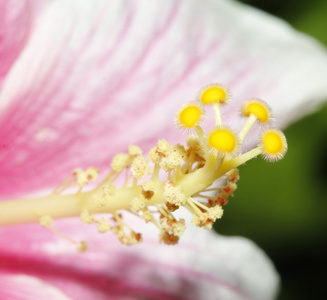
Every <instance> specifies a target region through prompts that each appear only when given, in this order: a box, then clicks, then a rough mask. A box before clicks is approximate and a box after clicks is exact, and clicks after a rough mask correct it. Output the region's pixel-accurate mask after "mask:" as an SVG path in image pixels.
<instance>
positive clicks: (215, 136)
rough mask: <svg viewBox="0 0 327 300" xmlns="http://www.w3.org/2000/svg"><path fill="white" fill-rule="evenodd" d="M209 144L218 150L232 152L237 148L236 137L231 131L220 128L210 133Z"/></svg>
mask: <svg viewBox="0 0 327 300" xmlns="http://www.w3.org/2000/svg"><path fill="white" fill-rule="evenodd" d="M209 145H210V146H211V147H213V148H215V149H217V150H220V151H223V152H228V153H231V152H233V151H234V150H235V147H236V138H235V136H234V134H233V133H231V132H230V131H228V130H225V129H218V130H216V131H214V132H212V133H211V134H210V136H209Z"/></svg>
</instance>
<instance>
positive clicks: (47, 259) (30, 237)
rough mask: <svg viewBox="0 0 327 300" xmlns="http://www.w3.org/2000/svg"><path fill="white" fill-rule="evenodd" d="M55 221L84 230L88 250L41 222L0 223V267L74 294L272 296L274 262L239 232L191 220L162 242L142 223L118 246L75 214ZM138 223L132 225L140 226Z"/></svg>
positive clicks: (79, 235) (69, 229)
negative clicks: (222, 232) (133, 240)
mask: <svg viewBox="0 0 327 300" xmlns="http://www.w3.org/2000/svg"><path fill="white" fill-rule="evenodd" d="M58 223H60V225H57V226H56V227H58V228H60V229H61V230H63V232H64V233H68V234H69V235H71V236H73V237H74V238H75V239H84V238H85V237H86V236H87V239H88V241H89V250H88V251H87V252H86V253H83V254H79V253H78V252H77V251H76V249H75V247H74V246H73V245H71V244H69V243H67V241H65V240H62V239H60V238H57V237H55V236H51V238H50V239H49V234H48V232H47V230H45V229H43V228H41V227H40V226H38V225H28V226H24V235H23V236H22V235H21V234H19V233H20V232H21V228H19V227H11V228H2V229H0V235H1V240H5V241H6V244H3V243H2V244H1V245H0V267H1V270H2V272H11V273H12V272H14V273H15V274H26V275H28V276H34V277H35V278H38V279H41V280H42V281H43V282H45V283H47V284H49V285H51V286H53V287H54V288H56V289H59V290H61V291H62V292H63V293H65V294H66V295H67V296H68V297H71V298H72V299H81V300H82V299H97V300H101V299H189V300H191V299H207V300H210V299H224V300H229V299H230V300H232V299H233V300H234V299H235V300H236V299H257V300H262V299H265V300H270V299H274V298H275V296H276V291H277V287H278V276H277V274H276V271H275V270H274V267H273V266H272V264H271V262H270V261H269V260H268V258H267V257H266V256H265V255H264V254H263V253H262V252H261V251H260V250H259V249H258V248H257V247H256V246H255V245H254V244H252V243H251V242H249V241H248V240H246V239H242V238H226V237H222V236H217V235H216V234H215V233H213V232H212V231H205V230H202V229H200V228H196V229H194V228H193V229H194V230H191V231H187V232H186V234H185V236H183V237H182V240H181V242H180V243H179V244H178V245H177V246H166V245H162V244H158V242H157V237H154V233H155V234H157V231H156V229H154V228H151V226H150V225H146V228H144V229H146V230H147V232H146V233H145V235H144V237H145V241H144V242H143V243H142V244H140V245H135V246H132V247H126V246H124V245H121V244H120V243H119V242H118V241H117V239H116V238H115V237H113V236H112V235H111V234H105V235H101V234H99V233H97V232H96V231H95V230H94V228H93V227H91V226H87V227H86V228H83V227H82V225H81V224H80V223H79V221H76V222H74V221H72V220H70V221H65V222H58ZM129 224H130V222H129ZM132 224H133V226H134V227H135V226H136V223H132ZM142 224H143V223H142ZM142 224H141V225H140V224H138V226H142V227H145V226H143V225H142ZM14 236H15V237H18V236H19V238H13V237H14ZM151 236H152V237H151ZM22 249H24V251H22ZM0 280H1V278H0Z"/></svg>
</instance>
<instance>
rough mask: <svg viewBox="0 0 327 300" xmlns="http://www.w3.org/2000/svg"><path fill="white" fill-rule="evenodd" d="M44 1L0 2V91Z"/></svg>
mask: <svg viewBox="0 0 327 300" xmlns="http://www.w3.org/2000/svg"><path fill="white" fill-rule="evenodd" d="M45 4H46V1H42V0H36V1H35V0H33V1H31V0H1V1H0V20H1V23H0V90H1V87H2V84H3V81H4V80H5V78H6V75H7V74H8V72H9V71H10V69H11V67H12V65H13V64H14V63H15V61H16V59H17V58H18V56H19V55H20V54H21V51H22V50H23V49H24V47H25V46H26V43H27V41H28V38H29V37H30V35H31V33H32V32H33V31H34V29H35V25H36V21H37V17H38V15H39V14H40V13H41V12H42V9H43V8H44V6H45Z"/></svg>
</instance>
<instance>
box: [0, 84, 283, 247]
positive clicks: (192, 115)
mask: <svg viewBox="0 0 327 300" xmlns="http://www.w3.org/2000/svg"><path fill="white" fill-rule="evenodd" d="M229 100H230V92H229V91H228V89H227V88H226V87H223V86H222V85H219V84H212V85H208V86H207V87H205V88H203V89H202V90H201V91H200V93H199V96H198V100H197V101H195V102H191V103H187V104H186V105H184V106H183V107H182V108H181V109H180V110H179V111H178V112H177V116H176V123H177V125H178V126H179V127H180V128H181V129H182V130H188V131H192V132H193V134H194V135H189V136H187V138H186V145H180V144H177V145H171V144H169V143H168V142H167V141H166V140H159V141H158V143H157V144H156V145H155V147H154V148H152V149H151V150H150V151H149V152H148V153H147V155H144V154H143V151H142V150H141V149H140V148H139V147H138V146H135V145H131V146H129V149H128V152H127V153H120V154H117V155H116V156H115V157H114V158H113V159H112V162H111V170H110V171H109V172H108V174H107V175H106V176H104V178H103V179H102V181H101V182H99V183H97V185H96V186H95V187H93V189H91V190H89V191H84V189H85V186H87V185H90V183H91V182H95V181H96V180H97V177H98V170H97V169H95V168H88V169H87V170H82V169H80V168H77V169H75V170H73V172H72V174H71V176H70V177H69V178H68V179H67V180H65V181H64V182H62V183H61V184H60V185H59V186H58V187H57V188H56V189H55V190H54V191H53V193H52V194H51V195H49V196H45V197H42V198H35V199H28V200H16V201H4V202H1V203H0V210H1V212H2V214H1V218H0V225H6V224H17V223H28V222H40V224H41V225H42V226H43V227H47V228H49V229H50V230H52V231H53V232H54V233H56V234H59V235H60V236H62V237H65V238H66V239H67V240H69V241H70V242H73V243H76V244H78V243H77V242H75V241H74V240H73V239H71V238H69V237H67V236H65V235H64V234H63V233H60V232H58V230H56V229H55V228H54V227H53V219H59V218H66V217H73V216H79V217H80V219H81V221H82V222H83V223H84V224H93V225H95V226H97V228H98V231H99V233H101V234H103V233H106V232H108V231H111V232H112V233H114V234H115V235H117V237H118V239H119V240H120V241H121V242H122V243H124V244H134V243H139V242H141V241H142V235H141V233H138V232H137V231H136V230H137V229H134V228H131V227H130V226H129V225H128V224H127V223H125V221H124V219H125V217H124V216H125V215H126V213H132V214H134V215H136V216H138V217H139V218H140V219H142V220H143V221H144V222H146V223H149V222H150V223H153V224H154V225H155V226H156V227H157V228H158V230H159V240H160V241H161V242H164V243H166V244H175V243H177V242H178V240H179V238H180V237H181V236H182V234H183V232H184V230H185V229H186V222H185V220H183V219H178V218H177V217H175V213H174V212H175V211H176V210H178V209H180V208H182V207H183V208H184V209H186V210H188V211H189V212H190V213H191V214H192V215H193V221H192V223H193V224H194V225H196V226H200V227H204V228H206V229H209V228H211V227H212V225H213V223H214V222H215V221H216V220H217V219H220V218H221V217H222V215H223V206H224V205H226V204H227V203H228V199H229V197H231V196H233V195H234V191H235V190H236V188H237V185H236V182H237V180H238V179H239V173H238V169H237V167H238V166H240V165H242V164H244V163H245V162H247V161H248V160H250V159H252V158H254V157H256V156H258V155H260V154H262V156H263V157H264V158H266V159H267V160H269V161H276V160H279V159H281V158H283V156H284V155H285V153H286V151H287V142H286V138H285V136H284V135H283V133H282V132H281V131H279V130H276V129H266V130H265V131H264V132H263V134H262V136H261V139H260V141H259V144H258V146H257V147H256V148H254V149H252V150H250V151H248V152H245V153H243V154H241V155H238V156H237V153H238V150H239V149H240V148H241V143H242V141H243V139H244V138H245V137H246V135H247V134H248V132H249V130H250V129H251V127H252V125H253V124H254V123H255V122H256V121H259V123H260V124H262V123H266V122H267V121H268V120H270V119H271V112H270V109H269V107H268V106H267V104H265V103H264V102H263V101H261V100H258V99H255V100H253V99H251V100H248V101H247V102H245V104H244V105H243V108H242V114H243V116H245V117H247V120H246V122H245V124H244V127H243V128H242V130H241V131H240V132H239V133H234V131H233V130H232V129H230V128H229V127H226V126H224V124H223V119H222V116H221V112H220V104H223V105H225V104H226V103H227V102H228V101H229ZM202 105H211V106H212V108H213V114H214V117H215V122H216V124H215V126H214V128H212V129H211V130H209V131H208V132H207V133H205V132H204V130H203V128H202V127H201V126H200V120H201V118H202V116H203V109H202ZM214 183H215V185H213V184H214ZM73 189H75V191H74V192H72V190H73ZM99 214H101V217H98V215H99ZM85 249H86V243H85V242H84V241H83V242H82V243H81V244H80V246H79V250H81V251H84V250H85Z"/></svg>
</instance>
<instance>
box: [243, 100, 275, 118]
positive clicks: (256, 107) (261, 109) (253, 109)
mask: <svg viewBox="0 0 327 300" xmlns="http://www.w3.org/2000/svg"><path fill="white" fill-rule="evenodd" d="M243 114H244V115H245V116H247V117H249V116H250V115H251V114H253V115H255V116H256V117H257V118H258V120H260V121H261V122H263V123H265V122H267V121H268V120H269V110H268V109H267V107H265V106H264V105H263V104H262V103H258V102H254V103H250V104H248V105H247V106H245V107H244V110H243Z"/></svg>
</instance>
